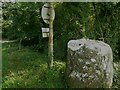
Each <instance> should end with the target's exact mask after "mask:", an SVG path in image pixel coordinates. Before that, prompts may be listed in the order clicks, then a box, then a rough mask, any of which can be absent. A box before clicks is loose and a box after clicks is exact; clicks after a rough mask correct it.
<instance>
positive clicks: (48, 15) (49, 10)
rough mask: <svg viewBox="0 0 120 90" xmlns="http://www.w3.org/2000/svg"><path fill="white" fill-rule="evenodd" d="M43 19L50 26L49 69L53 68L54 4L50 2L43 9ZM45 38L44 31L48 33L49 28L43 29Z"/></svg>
mask: <svg viewBox="0 0 120 90" xmlns="http://www.w3.org/2000/svg"><path fill="white" fill-rule="evenodd" d="M41 14H42V18H43V21H44V22H45V23H46V24H49V35H48V36H49V42H48V59H49V60H48V68H52V67H53V20H54V18H55V12H54V9H53V3H52V2H49V3H46V4H44V5H43V7H42V13H41ZM42 31H43V32H42V33H43V37H47V36H46V35H47V34H45V32H44V31H48V28H46V30H45V28H44V30H43V29H42Z"/></svg>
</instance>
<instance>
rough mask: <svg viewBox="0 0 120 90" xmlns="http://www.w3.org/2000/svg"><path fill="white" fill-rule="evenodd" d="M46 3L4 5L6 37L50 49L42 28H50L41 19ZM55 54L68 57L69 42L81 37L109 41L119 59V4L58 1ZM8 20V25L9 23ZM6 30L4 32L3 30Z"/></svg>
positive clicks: (37, 49) (4, 34) (42, 48)
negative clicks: (43, 36) (42, 9)
mask: <svg viewBox="0 0 120 90" xmlns="http://www.w3.org/2000/svg"><path fill="white" fill-rule="evenodd" d="M42 5H43V3H27V2H25V3H15V4H7V5H6V6H3V17H4V20H3V21H4V23H3V36H6V37H8V38H9V39H18V40H21V41H22V44H23V45H25V46H29V45H32V46H31V47H32V48H33V49H34V50H36V51H40V52H41V51H45V52H46V49H47V41H48V39H47V38H46V39H43V38H42V36H41V35H42V34H41V27H48V25H46V24H45V23H44V22H43V20H42V19H41V14H40V12H41V8H42ZM55 12H56V17H55V20H54V55H55V57H57V58H62V59H63V58H65V57H66V49H67V42H68V41H69V40H71V39H80V38H82V37H85V38H90V39H97V40H101V41H104V42H106V43H108V44H109V45H110V46H111V47H112V49H113V54H114V60H118V52H119V51H118V50H119V49H120V47H119V44H118V39H119V38H120V37H119V34H120V28H119V25H120V17H119V16H120V13H119V12H120V3H119V2H118V3H112V2H111V3H97V2H96V3H94V2H92V3H81V2H79V3H75V2H69V3H65V2H64V3H55ZM8 23H9V24H8ZM4 32H5V33H4Z"/></svg>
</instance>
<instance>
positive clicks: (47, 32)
mask: <svg viewBox="0 0 120 90" xmlns="http://www.w3.org/2000/svg"><path fill="white" fill-rule="evenodd" d="M42 36H43V38H44V37H49V28H42Z"/></svg>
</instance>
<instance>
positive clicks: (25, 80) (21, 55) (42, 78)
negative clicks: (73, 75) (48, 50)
mask: <svg viewBox="0 0 120 90" xmlns="http://www.w3.org/2000/svg"><path fill="white" fill-rule="evenodd" d="M2 56H3V57H2V58H3V59H2V65H3V67H2V70H3V73H2V76H3V77H2V82H3V85H2V86H3V88H65V87H66V85H65V83H64V76H63V75H64V68H65V63H64V62H60V61H54V66H53V69H51V70H50V69H48V68H47V56H46V55H45V54H40V53H37V52H33V51H31V50H30V49H28V48H25V47H22V49H20V50H19V48H18V45H17V44H14V43H13V44H3V49H2Z"/></svg>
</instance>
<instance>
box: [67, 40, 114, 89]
mask: <svg viewBox="0 0 120 90" xmlns="http://www.w3.org/2000/svg"><path fill="white" fill-rule="evenodd" d="M67 52H68V60H67V65H66V72H65V73H66V75H65V76H66V80H67V83H68V86H69V87H73V88H110V87H111V86H112V79H113V65H112V62H113V56H112V50H111V47H110V46H109V45H108V44H106V43H104V42H102V41H96V40H89V39H80V40H70V41H69V42H68V51H67Z"/></svg>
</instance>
